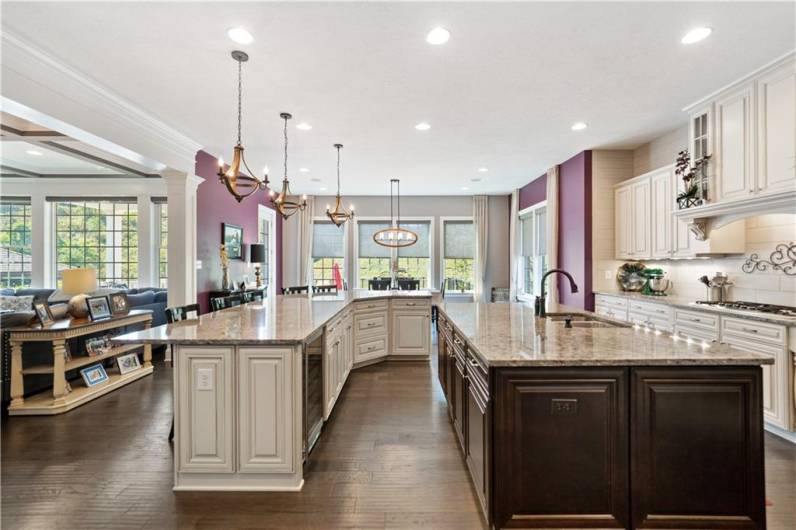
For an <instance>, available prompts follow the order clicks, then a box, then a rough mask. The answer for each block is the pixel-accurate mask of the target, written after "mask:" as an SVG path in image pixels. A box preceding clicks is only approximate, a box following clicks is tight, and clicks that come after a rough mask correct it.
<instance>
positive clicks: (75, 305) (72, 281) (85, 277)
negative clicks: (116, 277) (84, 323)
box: [61, 269, 97, 318]
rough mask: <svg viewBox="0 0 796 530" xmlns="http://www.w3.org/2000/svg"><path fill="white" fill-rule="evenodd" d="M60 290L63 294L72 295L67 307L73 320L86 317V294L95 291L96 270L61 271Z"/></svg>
mask: <svg viewBox="0 0 796 530" xmlns="http://www.w3.org/2000/svg"><path fill="white" fill-rule="evenodd" d="M61 290H62V291H63V292H64V293H65V294H69V295H72V298H70V299H69V304H68V306H67V307H68V309H67V311H68V312H69V314H70V315H72V316H73V317H75V318H85V317H87V316H88V305H87V304H86V298H88V294H86V293H90V292H92V291H96V290H97V270H96V269H65V270H63V271H61Z"/></svg>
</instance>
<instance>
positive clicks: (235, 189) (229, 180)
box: [218, 50, 268, 202]
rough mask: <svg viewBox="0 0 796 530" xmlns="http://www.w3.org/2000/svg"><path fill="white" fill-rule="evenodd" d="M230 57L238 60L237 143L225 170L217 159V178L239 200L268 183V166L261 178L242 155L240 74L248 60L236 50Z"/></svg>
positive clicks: (246, 56)
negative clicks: (256, 175)
mask: <svg viewBox="0 0 796 530" xmlns="http://www.w3.org/2000/svg"><path fill="white" fill-rule="evenodd" d="M232 58H233V59H235V60H236V61H237V62H238V143H236V144H235V148H234V153H233V155H232V164H231V165H230V166H229V168H228V169H227V170H226V171H225V170H224V160H223V159H221V158H219V159H218V180H219V181H220V182H222V183H223V184H224V186H226V188H227V191H229V192H230V193H231V194H232V196H233V197H235V200H237V201H238V202H241V201H243V199H245V198H246V197H248V196H249V195H251V194H253V193H254V192H256V191H257V190H260V189H265V187H266V186H267V185H268V168H267V167H266V168H265V169H264V170H263V172H264V173H265V177H264V178H263V179H262V180H261V179H259V178H257V177H255V176H254V172H253V171H252V170H251V169H249V166H248V165H247V164H246V159H245V158H244V156H243V144H242V143H241V115H242V112H241V108H242V105H241V93H242V83H241V74H242V69H243V63H244V62H246V61H248V60H249V55H248V54H247V53H246V52H242V51H239V50H236V51H234V52H232ZM241 167H243V168H244V169H245V170H246V171H247V172H248V175H247V174H246V173H241Z"/></svg>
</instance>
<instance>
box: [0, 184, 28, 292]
mask: <svg viewBox="0 0 796 530" xmlns="http://www.w3.org/2000/svg"><path fill="white" fill-rule="evenodd" d="M30 256H31V254H30V200H28V199H19V200H10V199H9V200H3V201H2V202H0V287H14V288H18V287H28V286H30V282H31V272H32V266H31V259H30Z"/></svg>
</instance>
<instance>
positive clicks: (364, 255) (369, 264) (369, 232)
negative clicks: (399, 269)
mask: <svg viewBox="0 0 796 530" xmlns="http://www.w3.org/2000/svg"><path fill="white" fill-rule="evenodd" d="M389 227H390V222H389V221H388V220H383V221H381V220H379V221H357V249H356V251H357V272H358V274H357V277H358V278H359V280H358V282H359V287H360V288H362V289H367V288H368V280H372V279H374V278H389V277H390V258H391V256H392V253H391V250H390V249H389V248H388V247H384V246H381V245H379V244H377V243H376V242H375V241H373V234H375V233H376V232H378V231H379V230H383V229H385V228H389Z"/></svg>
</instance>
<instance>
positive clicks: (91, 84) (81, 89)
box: [0, 26, 203, 170]
mask: <svg viewBox="0 0 796 530" xmlns="http://www.w3.org/2000/svg"><path fill="white" fill-rule="evenodd" d="M1 33H2V35H1V37H0V38H1V39H2V40H1V41H0V42H1V43H2V50H3V65H2V68H3V74H4V77H6V76H7V75H8V73H11V72H13V73H15V74H17V75H19V76H21V77H22V78H24V79H25V80H26V81H28V82H33V83H35V84H36V85H38V86H37V87H36V88H37V89H39V90H41V89H42V88H44V89H45V90H48V91H51V92H56V93H58V94H59V95H60V96H61V97H62V98H66V99H67V100H71V101H73V102H76V103H78V104H79V105H80V106H81V107H86V110H87V111H89V112H86V113H85V121H86V123H82V124H78V123H73V122H70V121H68V120H66V121H67V123H70V125H74V126H76V127H81V128H83V130H85V131H87V132H89V133H91V134H95V132H94V131H93V130H92V129H91V128H88V127H86V124H91V123H92V122H95V121H96V116H97V115H100V116H102V117H104V118H106V119H109V120H111V122H110V124H111V125H112V126H115V128H116V129H119V130H123V131H126V132H127V133H128V134H132V135H134V136H136V137H138V138H137V139H138V140H139V142H137V143H139V144H142V145H151V146H153V147H154V146H157V147H156V149H158V150H160V151H161V153H162V151H164V150H165V151H167V152H168V155H167V156H158V154H157V153H146V152H142V153H140V154H141V155H144V156H147V157H151V158H153V159H155V160H159V161H161V162H163V163H164V164H167V165H169V166H172V167H173V166H174V161H175V160H178V161H179V162H178V163H179V165H180V166H182V167H180V168H179V169H183V170H187V169H189V167H186V166H190V169H191V170H193V164H194V162H195V158H196V153H197V151H199V150H201V149H202V147H203V146H202V144H200V143H199V142H197V141H196V140H194V139H192V138H190V137H188V136H187V135H185V134H183V133H182V132H180V131H178V130H176V129H174V128H173V127H171V126H169V125H167V124H166V123H164V122H162V121H161V120H159V119H158V118H156V117H155V116H153V115H152V114H150V113H148V112H147V111H145V110H143V109H141V108H140V107H138V106H136V105H135V104H133V103H132V102H130V101H128V100H127V99H125V98H123V97H122V96H120V95H119V94H117V93H115V92H113V91H112V90H111V89H109V88H108V87H106V86H103V85H102V84H101V83H100V82H98V81H96V80H95V79H93V78H91V77H90V76H89V75H87V74H85V73H84V72H82V71H80V70H78V69H77V68H75V67H73V66H71V65H69V64H67V63H66V62H64V61H63V60H61V59H60V58H58V57H56V56H55V55H54V54H52V53H50V52H48V51H46V50H44V49H43V48H41V47H39V46H38V45H35V44H33V43H31V42H30V41H28V40H26V39H25V38H23V37H22V36H20V35H19V34H18V33H16V32H15V31H13V30H11V29H9V28H8V27H6V26H3V27H2V32H1ZM9 71H10V72H9ZM5 84H6V83H5V82H4V85H5ZM3 90H4V91H5V90H6V86H4V87H3ZM19 92H20V94H18V95H14V96H16V97H14V96H12V95H10V94H4V96H8V97H10V98H11V99H14V100H16V101H19V102H20V103H23V104H26V101H25V98H24V96H25V94H24V93H22V90H21V89H20V90H19ZM20 96H23V97H20ZM31 107H32V108H36V106H35V105H31ZM36 110H42V111H43V109H38V108H37V109H36ZM44 112H46V111H44ZM106 125H108V124H106ZM95 129H96V128H95ZM98 136H100V137H101V138H104V139H105V140H108V141H112V142H115V143H117V144H118V145H121V146H123V147H130V146H129V145H128V144H126V143H125V142H123V141H119V140H120V139H118V138H109V137H107V136H106V135H102V134H99V135H98ZM122 140H123V139H122ZM163 158H169V159H170V160H163Z"/></svg>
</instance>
